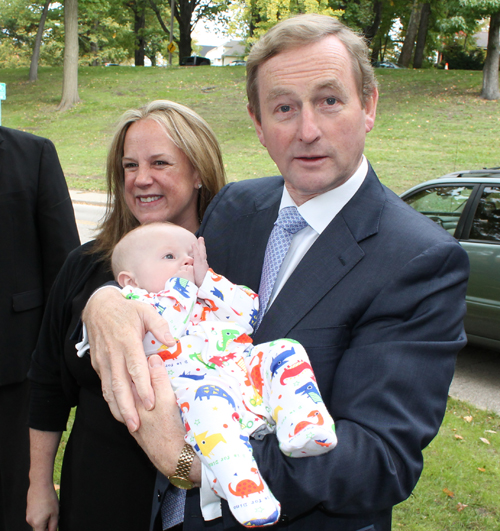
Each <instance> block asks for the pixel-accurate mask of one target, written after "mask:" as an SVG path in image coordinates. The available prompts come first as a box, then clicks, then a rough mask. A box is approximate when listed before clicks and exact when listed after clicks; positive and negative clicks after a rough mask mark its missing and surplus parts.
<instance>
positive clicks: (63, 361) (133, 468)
mask: <svg viewBox="0 0 500 531" xmlns="http://www.w3.org/2000/svg"><path fill="white" fill-rule="evenodd" d="M107 183H108V205H107V211H106V215H105V218H104V221H103V222H102V223H101V225H100V228H99V234H98V235H97V237H96V239H95V240H94V241H92V242H89V243H87V244H85V245H82V246H81V247H80V248H78V249H76V250H75V251H73V253H71V254H70V255H69V257H68V259H67V261H66V263H65V265H64V266H63V268H62V270H61V273H60V274H59V277H58V279H57V280H56V283H55V285H54V288H53V289H52V292H51V295H50V298H49V302H48V305H47V309H46V312H45V316H44V321H43V325H42V329H41V333H40V337H39V340H38V344H37V348H36V350H35V352H34V355H33V362H32V368H31V370H30V373H29V377H30V380H31V385H32V397H31V408H30V440H31V469H30V490H29V492H28V510H27V520H28V523H29V524H30V525H31V526H32V527H33V528H34V529H35V530H42V529H43V530H45V529H48V530H49V531H55V530H56V529H57V526H59V529H60V531H80V530H81V531H83V530H85V531H88V530H89V529H92V530H93V531H99V530H102V531H110V530H113V529H137V530H142V529H147V528H148V526H149V520H150V515H151V500H152V497H153V488H154V482H155V476H156V470H155V469H154V467H153V466H152V465H151V463H150V462H149V460H148V458H147V457H146V455H145V454H144V452H143V451H142V450H141V448H140V447H139V446H138V445H137V443H136V442H135V440H134V439H133V438H132V437H131V436H130V434H129V433H128V430H127V428H126V427H125V426H124V425H122V424H121V423H119V422H118V421H116V420H115V419H114V418H113V416H112V415H111V413H110V411H109V407H108V405H107V403H106V401H105V400H104V398H103V396H102V391H101V382H100V380H99V376H98V375H97V374H96V373H95V371H94V370H93V368H92V366H91V363H90V360H89V359H88V358H83V359H80V358H78V357H77V356H76V350H75V343H76V341H77V338H76V336H77V334H75V329H76V328H77V325H78V322H79V318H80V315H81V311H82V309H83V308H84V306H85V304H86V302H87V300H88V298H89V297H90V295H91V294H92V292H93V291H94V290H95V289H96V288H98V287H99V286H101V285H102V284H104V283H105V282H107V281H109V280H112V278H113V275H112V273H111V269H110V256H111V252H112V249H113V247H114V245H115V244H116V243H117V242H118V241H119V240H120V239H121V237H122V236H123V235H125V234H126V233H127V232H129V231H130V230H132V229H133V228H135V227H137V226H138V225H141V224H144V223H150V222H153V221H171V222H173V223H176V224H178V225H180V226H182V227H184V228H186V229H188V230H190V231H191V232H196V231H197V230H198V228H199V226H200V222H201V218H202V217H203V214H204V212H205V209H206V207H207V206H208V204H209V203H210V201H211V200H212V198H213V197H214V196H215V194H216V193H217V192H218V191H219V190H220V189H221V188H222V186H223V185H224V184H225V172H224V166H223V163H222V156H221V152H220V147H219V144H218V142H217V140H216V138H215V135H214V133H213V132H212V130H211V129H210V127H209V126H208V124H207V123H206V122H205V121H204V120H203V119H202V118H201V117H200V116H198V115H197V114H196V113H195V112H194V111H192V110H191V109H189V108H187V107H184V106H183V105H180V104H177V103H174V102H171V101H166V100H158V101H153V102H151V103H149V104H148V105H146V106H144V107H142V108H140V109H133V110H129V111H127V112H125V113H124V114H123V116H122V117H121V119H120V121H119V123H118V126H117V129H116V132H115V134H114V137H113V140H112V142H111V147H110V150H109V155H108V162H107ZM74 406H78V407H77V410H76V414H75V421H74V425H73V427H72V431H71V435H70V437H69V441H68V444H67V446H66V449H65V455H64V462H63V468H62V475H61V489H60V504H59V502H58V498H57V495H56V492H55V490H54V486H53V481H52V476H53V469H54V459H55V455H56V451H57V448H58V445H59V441H60V438H61V434H62V431H64V430H65V429H66V424H67V421H68V417H69V413H70V409H71V408H72V407H74Z"/></svg>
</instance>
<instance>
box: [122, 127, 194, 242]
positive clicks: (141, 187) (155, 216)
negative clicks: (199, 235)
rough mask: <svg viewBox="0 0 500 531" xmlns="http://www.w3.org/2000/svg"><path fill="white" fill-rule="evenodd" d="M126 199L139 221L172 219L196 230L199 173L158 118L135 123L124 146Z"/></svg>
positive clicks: (129, 130) (126, 137)
mask: <svg viewBox="0 0 500 531" xmlns="http://www.w3.org/2000/svg"><path fill="white" fill-rule="evenodd" d="M122 163H123V170H124V176H125V202H126V203H127V206H128V207H129V209H130V211H131V212H132V214H133V215H134V216H135V217H136V219H137V220H138V221H139V223H141V224H143V223H151V222H153V221H170V222H172V223H175V224H176V225H180V226H181V227H184V228H185V229H187V230H190V231H192V232H195V231H196V230H197V229H198V228H199V221H198V209H197V202H198V186H199V184H200V183H201V180H200V177H199V176H198V172H197V171H196V170H195V169H194V167H193V166H192V164H191V163H190V162H189V159H188V158H187V156H186V155H185V154H184V152H183V151H181V150H180V149H179V148H178V147H177V146H176V145H175V144H174V143H173V142H172V140H170V138H169V136H168V135H167V133H166V132H165V129H164V128H163V127H162V126H161V125H160V124H159V123H158V122H156V121H155V120H152V119H145V120H139V121H137V122H134V123H133V124H132V125H131V126H130V127H129V129H128V131H127V134H126V135H125V142H124V146H123V159H122Z"/></svg>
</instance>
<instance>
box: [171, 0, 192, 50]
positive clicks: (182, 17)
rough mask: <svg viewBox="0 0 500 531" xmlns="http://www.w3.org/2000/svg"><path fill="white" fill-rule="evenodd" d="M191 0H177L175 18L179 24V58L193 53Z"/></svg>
mask: <svg viewBox="0 0 500 531" xmlns="http://www.w3.org/2000/svg"><path fill="white" fill-rule="evenodd" d="M193 8H194V6H192V5H191V2H189V1H187V0H180V2H179V3H177V2H176V6H175V19H176V20H177V23H178V24H179V59H181V58H182V57H189V56H190V55H191V30H192V28H191V17H192V16H193Z"/></svg>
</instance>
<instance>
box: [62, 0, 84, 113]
mask: <svg viewBox="0 0 500 531" xmlns="http://www.w3.org/2000/svg"><path fill="white" fill-rule="evenodd" d="M79 101H81V100H80V98H79V96H78V0H65V2H64V68H63V90H62V98H61V103H59V105H58V106H57V110H58V111H65V110H67V109H70V108H71V107H73V105H74V104H75V103H78V102H79Z"/></svg>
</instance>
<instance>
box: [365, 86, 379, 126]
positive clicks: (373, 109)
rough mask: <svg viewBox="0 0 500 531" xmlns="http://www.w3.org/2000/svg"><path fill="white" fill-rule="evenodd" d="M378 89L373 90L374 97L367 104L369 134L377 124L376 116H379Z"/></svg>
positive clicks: (366, 119)
mask: <svg viewBox="0 0 500 531" xmlns="http://www.w3.org/2000/svg"><path fill="white" fill-rule="evenodd" d="M377 102H378V89H377V87H375V88H374V89H373V93H372V95H371V96H370V97H369V98H368V100H367V102H366V103H365V131H366V132H367V133H369V132H370V131H371V130H372V129H373V126H374V124H375V116H376V115H377Z"/></svg>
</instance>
